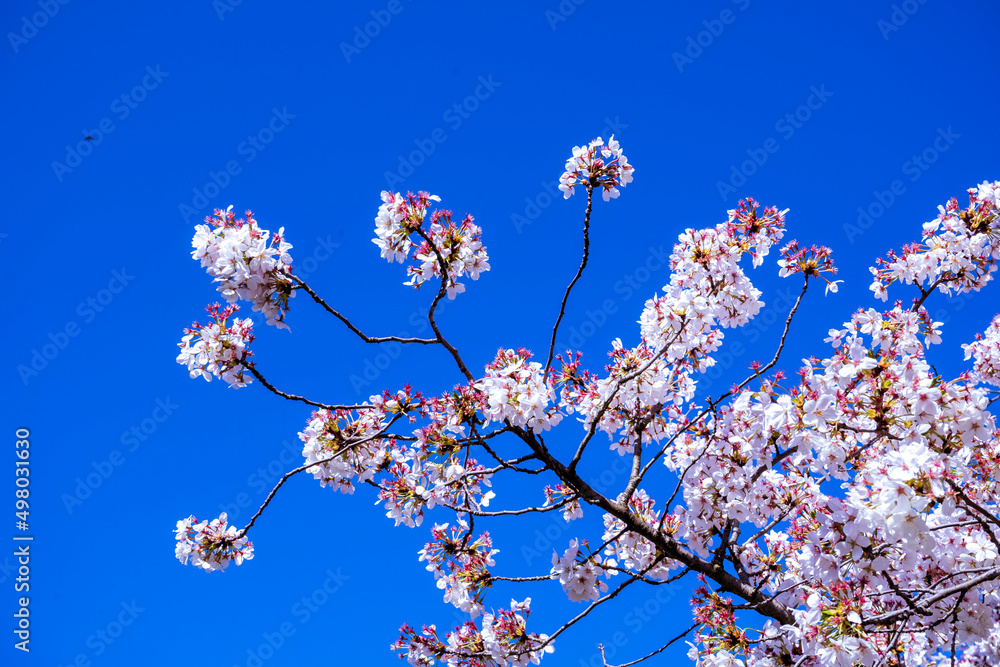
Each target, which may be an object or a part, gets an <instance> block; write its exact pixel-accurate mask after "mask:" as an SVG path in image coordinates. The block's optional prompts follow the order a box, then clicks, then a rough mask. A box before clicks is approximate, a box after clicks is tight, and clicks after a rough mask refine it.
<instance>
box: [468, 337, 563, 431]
mask: <svg viewBox="0 0 1000 667" xmlns="http://www.w3.org/2000/svg"><path fill="white" fill-rule="evenodd" d="M530 358H531V353H530V352H528V351H527V350H524V349H519V350H517V351H516V352H515V351H514V350H500V351H499V352H497V356H496V359H494V361H493V363H492V364H490V365H489V366H487V367H486V377H484V378H483V379H482V380H480V381H479V382H478V383H477V384H476V385H475V387H476V389H478V390H479V391H481V392H483V393H484V394H485V398H486V403H487V405H486V408H485V409H484V414H485V415H486V417H487V420H488V421H487V423H489V422H490V421H493V422H503V421H505V420H506V421H509V423H511V424H513V425H514V426H526V427H527V428H528V429H529V430H531V431H534V432H536V433H537V432H540V431H547V430H549V429H550V428H552V427H553V426H555V425H556V424H558V423H559V421H560V420H561V419H562V415H561V414H559V411H558V408H557V407H556V406H552V405H551V404H552V403H554V402H555V390H554V389H553V387H552V386H551V385H549V384H548V383H546V381H545V378H544V377H543V375H542V365H541V364H540V363H538V362H534V361H532V362H529V361H528V359H530Z"/></svg>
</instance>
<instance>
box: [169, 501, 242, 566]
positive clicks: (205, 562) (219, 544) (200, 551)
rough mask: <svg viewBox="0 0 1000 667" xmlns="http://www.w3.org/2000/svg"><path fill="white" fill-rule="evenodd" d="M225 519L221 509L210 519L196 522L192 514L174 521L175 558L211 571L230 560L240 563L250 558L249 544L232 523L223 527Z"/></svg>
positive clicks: (226, 520)
mask: <svg viewBox="0 0 1000 667" xmlns="http://www.w3.org/2000/svg"><path fill="white" fill-rule="evenodd" d="M227 522H228V517H227V516H226V513H225V512H223V513H222V514H220V515H219V518H218V519H213V520H212V521H201V522H199V521H198V518H197V517H194V516H190V517H188V518H186V519H183V520H181V521H178V522H177V530H176V531H175V533H176V537H177V546H176V548H175V550H174V554H175V555H176V556H177V560H179V561H180V562H181V563H182V564H184V565H187V564H188V561H190V562H191V564H192V565H194V566H195V567H200V568H202V569H204V570H206V571H208V572H212V571H214V570H225V569H226V567H227V566H228V565H229V563H231V562H235V563H236V564H237V565H240V564H241V563H243V561H245V560H250V559H251V558H253V544H252V543H251V542H249V541H247V539H246V538H245V537H244V536H243V534H242V532H240V531H238V530H236V527H235V526H228V527H227V525H226V524H227Z"/></svg>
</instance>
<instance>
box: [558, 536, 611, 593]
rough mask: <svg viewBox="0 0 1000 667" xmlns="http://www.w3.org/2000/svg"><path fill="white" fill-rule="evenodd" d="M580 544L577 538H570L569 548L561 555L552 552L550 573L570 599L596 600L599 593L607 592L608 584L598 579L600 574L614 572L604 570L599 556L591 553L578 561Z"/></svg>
mask: <svg viewBox="0 0 1000 667" xmlns="http://www.w3.org/2000/svg"><path fill="white" fill-rule="evenodd" d="M579 555H580V544H579V541H578V540H575V539H574V540H570V542H569V548H568V549H566V551H565V553H563V555H562V557H561V558H560V557H559V554H558V553H553V554H552V570H551V571H550V573H551V574H552V577H553V578H554V579H558V580H559V583H560V584H562V587H563V590H564V591H566V595H567V596H568V597H569V599H570V600H572V601H574V602H585V601H587V600H597V599H599V598H600V597H601V593H607V592H608V585H607V584H606V583H604V582H603V581H599V580H598V577H599V576H601V575H602V574H603V575H604V576H605V577H608V576H610V575H611V574H614V572H613V571H609V570H605V569H604V568H603V567H602V566H601V562H602V561H601V557H600V556H599V555H592V556H590V557H587V558H584V559H583V562H579V560H578V559H579Z"/></svg>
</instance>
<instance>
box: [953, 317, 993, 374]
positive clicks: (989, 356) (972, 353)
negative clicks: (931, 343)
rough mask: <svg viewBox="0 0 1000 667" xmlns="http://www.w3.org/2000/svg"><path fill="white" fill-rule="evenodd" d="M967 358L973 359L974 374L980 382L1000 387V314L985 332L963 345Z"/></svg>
mask: <svg viewBox="0 0 1000 667" xmlns="http://www.w3.org/2000/svg"><path fill="white" fill-rule="evenodd" d="M962 349H963V350H965V358H966V359H970V358H971V359H973V364H972V376H973V377H974V378H975V379H976V380H977V381H979V382H988V383H989V384H992V385H994V386H997V387H1000V315H997V316H996V317H994V318H993V321H992V322H990V326H989V327H988V328H987V329H986V332H985V335H984V334H977V335H976V340H975V342H973V343H969V344H967V345H963V346H962Z"/></svg>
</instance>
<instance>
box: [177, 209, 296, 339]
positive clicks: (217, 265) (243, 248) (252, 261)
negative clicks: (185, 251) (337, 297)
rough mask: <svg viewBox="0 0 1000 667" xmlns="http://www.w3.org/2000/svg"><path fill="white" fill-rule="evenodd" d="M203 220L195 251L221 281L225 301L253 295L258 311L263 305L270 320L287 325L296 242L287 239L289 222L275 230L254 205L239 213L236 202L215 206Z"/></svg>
mask: <svg viewBox="0 0 1000 667" xmlns="http://www.w3.org/2000/svg"><path fill="white" fill-rule="evenodd" d="M205 222H207V223H209V224H206V225H197V226H196V227H195V234H194V239H193V240H192V241H191V245H192V246H194V250H193V251H192V252H191V256H192V257H193V258H194V259H197V260H200V261H201V265H202V266H203V267H205V270H206V271H207V272H208V275H210V276H212V277H213V278H215V282H217V283H219V288H218V289H219V291H220V292H221V293H222V295H223V296H224V297H225V298H226V301H228V302H229V303H233V302H234V301H236V300H237V299H243V300H244V301H249V302H250V303H251V304H253V311H254V312H257V311H263V313H264V317H266V318H267V323H268V324H273V325H275V326H277V327H278V328H284V329H287V328H288V325H287V324H285V313H286V312H287V311H288V299H289V297H293V296H295V292H294V291H293V287H294V284H293V282H292V280H291V279H290V278H289V277H288V276H289V274H290V272H291V270H292V267H291V264H292V257H291V255H289V254H288V251H289V250H291V248H292V244H291V243H288V242H287V241H285V236H284V235H285V228H284V227H282V228H281V229H279V230H278V231H277V233H275V234H274V235H272V234H271V232H269V231H268V230H266V229H261V228H260V226H259V225H258V224H257V221H256V220H255V219H254V217H253V213H251V212H250V211H247V212H246V214H245V215H244V217H243V218H241V219H238V218H237V217H236V215H235V214H234V213H233V207H232V206H230V207H229V208H228V209H226V210H225V211H221V210H219V209H216V210H215V214H214V215H211V216H209V217H207V218H205Z"/></svg>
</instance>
